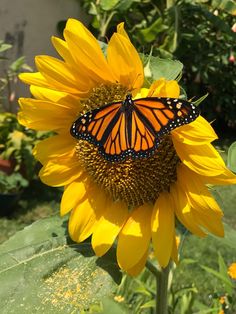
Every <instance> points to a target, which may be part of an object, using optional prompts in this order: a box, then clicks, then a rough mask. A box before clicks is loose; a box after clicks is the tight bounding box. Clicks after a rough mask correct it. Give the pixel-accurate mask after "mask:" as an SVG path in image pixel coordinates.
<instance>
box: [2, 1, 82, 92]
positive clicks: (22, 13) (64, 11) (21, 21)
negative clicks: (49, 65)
mask: <svg viewBox="0 0 236 314" xmlns="http://www.w3.org/2000/svg"><path fill="white" fill-rule="evenodd" d="M69 17H74V18H77V19H80V20H81V21H82V22H85V21H86V16H85V14H84V13H83V12H82V11H81V9H80V7H79V1H78V0H0V39H2V40H6V41H7V42H8V43H11V44H13V45H14V47H13V49H12V50H11V51H8V57H9V58H10V59H11V61H13V60H15V59H16V58H18V57H19V56H22V55H25V56H26V61H27V63H28V64H29V65H30V66H34V56H35V55H40V54H47V55H54V56H55V55H56V53H55V50H54V49H53V46H52V44H51V41H50V38H51V36H52V35H58V34H57V29H56V25H57V23H58V22H59V21H60V20H66V19H68V18H69ZM4 66H5V67H6V63H5V65H4V63H2V62H1V63H0V72H2V71H1V70H3V67H4ZM17 89H18V87H17ZM22 92H23V93H24V91H23V87H21V91H20V92H19V91H18V94H20V93H22Z"/></svg>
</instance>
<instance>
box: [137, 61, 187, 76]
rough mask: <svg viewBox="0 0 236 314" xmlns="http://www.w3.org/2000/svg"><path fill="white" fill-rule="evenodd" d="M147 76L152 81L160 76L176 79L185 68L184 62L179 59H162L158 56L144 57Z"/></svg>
mask: <svg viewBox="0 0 236 314" xmlns="http://www.w3.org/2000/svg"><path fill="white" fill-rule="evenodd" d="M143 59H144V63H145V68H144V71H145V76H147V78H148V79H149V80H150V81H155V80H158V79H160V78H165V79H166V80H174V79H175V78H176V77H178V75H179V74H180V72H181V71H182V69H183V64H182V63H181V62H180V61H177V60H170V59H161V58H158V57H153V56H149V57H144V58H143Z"/></svg>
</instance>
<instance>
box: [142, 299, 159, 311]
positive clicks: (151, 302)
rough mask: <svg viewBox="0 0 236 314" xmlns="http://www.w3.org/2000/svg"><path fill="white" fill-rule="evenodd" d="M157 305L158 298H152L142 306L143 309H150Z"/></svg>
mask: <svg viewBox="0 0 236 314" xmlns="http://www.w3.org/2000/svg"><path fill="white" fill-rule="evenodd" d="M155 306H156V300H150V301H148V302H146V303H144V304H143V305H142V306H141V307H140V308H141V309H149V308H155Z"/></svg>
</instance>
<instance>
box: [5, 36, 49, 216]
mask: <svg viewBox="0 0 236 314" xmlns="http://www.w3.org/2000/svg"><path fill="white" fill-rule="evenodd" d="M11 48H12V45H10V44H6V43H4V41H0V65H1V61H8V64H9V65H8V67H7V69H4V68H3V67H1V68H0V69H1V73H2V77H0V171H1V172H0V193H1V194H3V195H5V194H9V195H10V194H21V193H22V191H23V190H24V189H25V188H26V187H27V186H28V185H29V184H30V182H31V181H32V180H33V179H35V178H36V177H37V176H36V170H35V168H36V165H37V162H36V160H35V159H34V157H33V154H32V149H33V147H34V145H35V144H36V143H37V141H39V140H41V139H43V138H45V137H46V136H47V133H46V132H36V131H33V130H29V129H27V128H25V127H24V126H22V125H20V124H19V123H18V120H17V116H16V112H17V108H18V105H17V101H18V99H17V96H16V86H17V82H18V74H19V73H21V72H22V71H26V70H27V71H31V68H30V67H29V66H28V65H27V64H26V63H25V57H24V56H21V57H19V58H17V59H16V60H14V61H13V62H11V60H9V58H8V56H7V52H8V50H10V49H11ZM5 199H6V197H5V196H4V200H5ZM16 200H20V198H19V197H17V198H16V197H15V199H14V202H13V201H11V205H15V203H16ZM3 207H5V208H3ZM6 208H7V209H8V210H10V209H11V206H8V205H7V203H6V202H5V201H3V199H1V209H4V213H5V214H6V210H5V209H6Z"/></svg>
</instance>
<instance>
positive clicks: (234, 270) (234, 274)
mask: <svg viewBox="0 0 236 314" xmlns="http://www.w3.org/2000/svg"><path fill="white" fill-rule="evenodd" d="M228 274H229V276H230V277H231V278H232V279H236V263H232V264H231V265H230V266H229V268H228Z"/></svg>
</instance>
